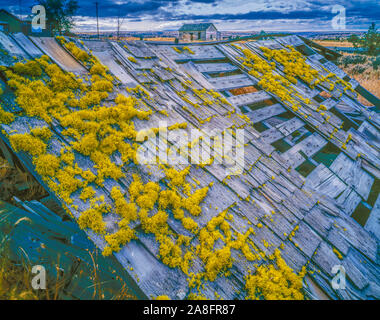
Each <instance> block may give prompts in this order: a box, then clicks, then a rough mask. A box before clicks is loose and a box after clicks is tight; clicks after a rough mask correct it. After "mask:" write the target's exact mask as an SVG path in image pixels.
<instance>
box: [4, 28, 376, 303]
mask: <svg viewBox="0 0 380 320" xmlns="http://www.w3.org/2000/svg"><path fill="white" fill-rule="evenodd" d="M4 38H7V36H5V35H4V34H1V35H0V45H2V48H4V50H6V51H7V52H9V53H10V55H11V56H12V55H13V52H16V53H17V54H18V55H23V56H24V57H25V58H27V59H28V58H30V57H33V56H34V55H35V50H31V49H29V46H24V47H23V48H21V47H19V46H18V45H17V44H16V43H14V41H12V40H11V39H10V38H9V39H8V40H6V41H5V40H3V39H4ZM31 40H32V41H33V42H34V43H35V44H38V46H39V48H40V49H41V50H42V51H44V53H45V54H47V55H49V56H50V58H51V59H52V60H53V61H55V62H57V63H58V64H59V66H60V67H61V68H63V69H64V70H66V71H73V72H74V73H77V74H83V73H86V72H87V71H86V69H85V67H84V66H82V65H80V64H79V63H78V62H77V61H75V59H74V58H73V57H72V56H66V55H65V56H64V57H63V56H62V54H60V53H59V52H57V50H56V49H55V44H54V47H52V45H51V44H50V43H51V42H52V41H54V40H53V39H46V40H45V41H44V42H42V40H39V39H36V38H32V39H31ZM8 44H9V47H7V45H8ZM14 45H16V46H17V49H15V48H14V47H13V46H14ZM77 45H78V46H81V47H82V48H85V49H87V50H89V51H90V50H91V51H92V53H93V54H94V55H95V56H96V57H97V58H98V59H99V60H100V61H101V62H102V63H103V64H104V65H106V66H107V67H108V68H109V69H110V71H111V73H113V74H114V75H115V76H117V77H118V78H119V81H120V84H121V86H122V87H131V88H134V87H135V86H136V85H137V84H140V85H143V86H144V88H145V89H146V90H147V91H148V92H149V94H150V96H151V99H150V100H145V103H146V105H147V107H148V108H150V109H151V110H153V111H155V112H154V113H153V114H152V116H151V118H150V119H149V121H140V120H135V126H136V129H138V130H140V129H146V128H148V127H151V128H155V127H157V126H158V124H159V121H167V122H168V126H170V125H172V124H175V123H182V122H186V123H188V128H187V129H186V131H187V132H190V130H191V129H192V128H201V129H204V130H205V129H210V130H211V129H220V130H224V129H227V128H236V127H242V128H244V129H245V133H246V135H245V137H244V140H245V141H242V143H244V145H245V148H244V158H245V162H246V166H245V167H244V168H242V169H243V173H242V174H241V175H233V176H230V177H227V176H228V173H226V170H225V168H224V167H223V165H217V164H212V165H209V166H205V167H200V166H198V165H191V169H190V175H189V177H188V179H189V180H192V179H196V180H197V181H199V183H200V186H206V185H208V184H209V183H210V182H213V183H214V184H213V186H212V187H211V188H210V190H209V193H208V195H207V197H206V198H205V200H204V202H203V203H202V205H201V207H202V214H201V215H200V216H199V217H195V220H196V222H197V223H198V224H199V226H200V227H202V226H205V225H206V224H207V222H208V221H210V219H211V218H212V217H215V216H216V215H217V214H218V213H219V212H221V211H222V210H225V209H227V208H229V207H231V211H230V212H231V213H232V214H233V217H234V219H233V222H231V223H232V227H233V229H234V230H239V232H241V231H244V230H246V229H248V226H252V227H253V229H254V230H255V234H251V235H250V240H251V241H252V242H253V243H254V244H255V245H256V246H257V247H258V248H260V250H262V251H263V252H265V253H267V254H272V253H273V252H274V250H275V249H276V248H280V247H282V248H283V249H282V250H281V251H282V256H283V258H284V260H285V261H286V263H287V264H288V265H289V266H291V267H292V268H293V269H294V270H296V271H299V270H300V269H301V268H302V266H304V265H307V268H308V270H309V272H308V275H307V276H306V281H305V289H306V290H307V291H308V295H309V296H310V297H313V298H316V297H318V290H315V288H316V287H319V288H320V289H321V290H322V291H323V292H324V294H326V295H327V296H328V297H330V298H332V299H352V298H353V299H370V298H377V299H379V298H380V269H379V261H380V260H379V249H378V248H379V241H380V239H379V231H378V230H379V229H380V228H379V227H380V226H379V219H378V217H379V214H380V213H379V210H380V209H379V201H380V200H379V192H378V191H379V182H378V179H379V177H380V171H379V169H380V168H379V166H380V157H379V126H380V119H379V114H378V107H379V106H376V107H375V108H369V107H366V106H364V105H362V104H361V103H360V102H359V100H358V99H357V96H358V94H357V93H356V92H355V91H352V92H351V91H347V90H344V88H343V87H342V86H335V87H334V89H333V90H332V92H331V97H330V98H327V99H326V98H323V97H322V96H321V95H320V94H321V93H322V92H324V91H326V90H327V89H326V85H325V84H324V83H320V84H318V85H316V86H315V88H313V89H310V88H309V87H308V86H307V85H306V84H305V83H303V82H302V81H298V83H297V84H295V85H292V88H293V92H294V96H296V93H297V94H300V95H302V96H304V97H307V98H308V99H309V100H310V102H309V103H302V104H301V107H300V108H299V109H298V110H294V109H293V108H291V107H290V106H289V105H287V104H286V103H284V102H283V101H282V100H281V99H280V98H279V97H278V96H277V95H276V94H273V93H272V92H270V91H265V90H262V89H261V88H260V85H259V81H260V79H258V78H256V77H255V76H253V75H251V74H250V73H249V70H248V69H247V67H246V65H244V64H242V62H241V58H242V57H243V55H242V50H241V49H249V50H251V51H252V52H254V53H255V54H256V55H258V56H259V57H261V59H264V60H266V59H267V58H266V57H265V55H264V54H263V51H262V50H261V48H262V47H267V48H272V49H284V50H286V49H287V46H288V45H290V46H293V47H294V48H295V49H297V48H298V47H301V46H302V47H305V46H306V47H307V44H305V43H304V42H303V41H302V40H301V39H300V38H298V37H296V36H289V37H283V38H279V39H276V40H265V41H258V42H245V43H239V44H234V43H233V44H214V45H211V44H210V45H204V46H199V45H194V46H191V45H189V48H190V49H191V50H192V52H193V53H191V52H188V51H183V52H177V51H176V50H173V48H172V47H171V46H169V45H156V44H149V43H145V42H139V41H137V42H125V43H120V42H100V41H84V43H83V45H81V44H80V43H79V42H77ZM29 50H31V52H28V51H29ZM32 51H33V52H32ZM309 52H310V53H311V54H310V55H309V56H304V57H305V59H306V63H307V64H309V65H310V66H311V67H312V68H314V69H316V70H318V71H319V72H320V73H322V74H328V73H329V72H334V73H335V74H336V75H337V76H338V77H342V78H344V80H345V81H346V82H349V83H351V85H352V87H353V89H355V88H356V86H358V83H357V82H356V81H355V80H353V79H350V78H349V77H348V76H347V75H346V74H345V73H344V72H343V71H342V70H340V69H339V68H338V67H337V66H336V65H334V64H333V63H332V62H329V61H327V60H326V59H324V58H323V56H321V55H319V54H318V53H315V51H314V50H312V49H311V50H309ZM132 58H133V59H132ZM72 60H73V61H72ZM221 60H223V62H221ZM77 64H79V65H80V67H77ZM0 65H5V66H9V65H11V61H10V60H9V59H8V57H7V56H3V55H2V54H1V52H0ZM275 71H276V73H277V74H278V75H284V70H283V68H282V66H281V65H279V64H277V65H276V69H275ZM230 72H234V73H233V74H230ZM189 81H191V83H192V84H191V86H192V88H196V89H202V88H207V89H214V90H215V91H217V92H220V93H221V94H222V95H223V96H225V97H226V98H227V100H228V101H229V103H230V104H225V105H219V106H214V105H212V104H211V105H209V106H202V108H195V107H194V106H193V104H192V103H189V101H196V102H198V103H199V99H198V98H197V97H195V96H194V94H193V92H192V89H186V88H185V87H184V86H183V85H182V84H185V83H188V82H189ZM247 86H255V87H256V88H257V92H253V93H247V94H242V95H236V96H233V95H232V94H231V92H230V90H231V89H235V88H242V87H247ZM180 91H184V94H185V97H186V99H183V96H182V95H180V94H179V92H180ZM210 99H212V97H210ZM321 100H322V101H321ZM321 104H323V105H325V107H326V110H325V111H324V114H323V115H322V114H321V113H320V112H318V107H319V106H320V105H321ZM184 106H186V108H184ZM162 110H165V111H166V112H167V113H168V116H164V115H163V114H160V113H159V111H162ZM233 111H234V112H233ZM244 114H245V115H246V116H248V118H249V119H250V120H251V121H252V123H248V122H247V121H246V120H243V119H242V117H241V116H243V115H244ZM305 115H306V116H305ZM205 120H207V121H205ZM35 126H46V123H44V121H42V120H38V119H34V118H29V117H26V116H20V117H18V118H17V119H16V120H15V121H14V122H13V123H12V124H10V125H2V128H3V130H4V131H5V132H6V133H7V134H12V132H13V131H14V130H17V131H18V132H19V133H23V132H29V127H35ZM53 126H55V125H54V124H53ZM54 129H55V130H54V132H55V133H54V136H53V141H54V143H52V144H51V145H50V146H49V151H50V152H52V153H53V154H59V152H60V149H61V148H62V147H65V146H66V145H67V143H68V142H67V140H66V138H65V137H63V136H62V134H61V131H62V128H60V127H59V126H58V125H57V126H56V127H54ZM348 137H349V138H348ZM2 138H3V140H4V141H5V142H6V143H8V144H9V142H8V140H7V137H6V135H3V134H2ZM169 142H170V143H174V141H169ZM18 156H19V158H20V160H21V161H22V162H23V163H24V164H25V165H26V166H27V167H28V169H29V170H30V171H31V172H33V173H34V174H35V175H36V177H37V178H38V174H36V173H35V170H34V166H33V165H32V162H31V158H30V157H29V156H28V155H26V154H24V153H19V154H18ZM76 157H77V159H78V160H77V161H78V165H79V166H80V167H81V168H83V169H84V170H85V169H90V170H92V171H93V172H96V171H95V169H94V168H93V164H92V163H91V161H90V160H89V159H88V158H86V157H84V156H82V155H80V154H76ZM115 161H120V159H119V160H118V159H115ZM122 169H123V172H124V173H125V176H126V177H125V178H122V179H119V180H118V181H115V180H112V179H107V180H106V182H105V184H104V187H102V188H99V187H96V192H97V195H104V196H105V199H106V200H107V201H109V203H111V204H112V203H113V201H112V200H111V198H110V190H111V189H112V187H113V186H119V187H120V189H121V190H126V189H127V188H128V186H129V184H130V181H131V180H132V174H133V173H134V172H139V173H140V175H141V176H142V177H143V179H144V180H145V179H146V180H154V181H160V182H162V179H163V175H162V172H160V171H159V170H157V169H155V168H148V167H147V166H142V165H141V166H136V165H133V164H132V165H131V164H129V165H128V166H123V167H122ZM42 183H43V182H42ZM47 189H48V188H47ZM52 196H57V195H55V194H52ZM248 196H249V197H248ZM72 198H73V200H74V204H75V205H77V206H78V208H77V209H75V208H72V207H70V210H71V212H72V214H73V215H74V217H76V218H78V217H79V216H80V214H81V212H82V211H84V210H86V209H87V208H88V204H86V203H84V202H83V201H82V200H81V199H80V198H79V196H78V195H73V196H72ZM248 198H250V200H244V199H248ZM60 200H61V201H62V199H60ZM273 212H275V214H273ZM115 221H116V218H115V215H112V214H110V215H109V216H108V217H107V224H108V226H109V227H110V228H115ZM358 221H359V222H360V223H359V222H358ZM168 223H169V225H170V228H171V229H172V230H173V232H175V233H177V234H184V235H188V236H191V237H192V243H194V244H196V243H197V242H198V238H197V235H192V234H190V233H189V232H188V231H187V230H185V229H184V228H183V227H182V225H181V223H178V221H177V220H176V219H175V218H174V217H173V215H171V214H170V215H169V221H168ZM259 226H263V227H259ZM135 230H136V233H137V235H138V236H137V239H136V240H132V241H130V242H129V243H128V244H127V245H125V246H124V247H123V248H122V249H121V251H120V252H118V253H115V256H116V258H117V259H118V260H119V262H120V263H121V264H122V266H123V267H124V268H125V269H126V270H127V271H128V272H129V273H130V275H131V276H132V277H134V278H135V279H136V281H137V284H138V286H139V287H140V289H141V290H142V291H143V292H144V293H145V294H146V295H147V296H148V297H151V296H158V295H168V296H170V297H171V298H173V299H183V298H185V297H186V296H187V294H188V293H189V286H188V282H187V279H186V278H187V276H186V275H185V274H184V273H183V272H182V271H180V270H178V269H175V268H169V267H168V266H166V265H165V264H164V263H162V262H161V261H160V259H158V258H157V256H158V254H159V252H158V250H159V247H158V244H157V242H156V241H155V239H154V236H153V235H148V234H145V233H144V232H142V231H141V229H140V228H139V224H138V223H137V224H136V225H135ZM292 231H294V236H293V237H291V236H290V234H291V233H292ZM88 234H89V237H90V238H91V239H92V241H93V242H94V243H95V244H96V245H97V246H98V247H99V248H101V249H103V248H104V247H105V241H104V239H103V238H102V236H99V235H97V234H95V233H93V232H92V231H88ZM268 244H269V245H268ZM337 251H338V252H339V254H338V255H337V253H336V252H337ZM232 254H233V257H234V258H235V260H234V262H233V267H232V269H231V274H230V275H229V276H228V277H224V276H223V277H220V278H217V279H216V280H215V281H214V282H208V283H206V285H205V287H204V288H201V291H202V293H203V294H204V295H205V296H206V297H208V298H214V297H215V296H214V293H215V292H217V293H218V295H219V296H220V297H222V298H224V299H234V298H237V299H242V298H244V290H243V289H244V283H245V280H244V277H245V276H246V275H247V274H248V272H250V271H252V272H253V271H254V270H255V266H254V264H253V263H250V262H248V261H245V260H244V259H243V258H241V257H240V256H239V254H238V253H237V252H233V253H232ZM262 263H266V262H262ZM335 265H342V266H344V267H345V270H346V273H347V287H346V289H345V290H341V289H339V290H335V289H333V288H332V286H331V279H332V278H333V276H334V274H333V271H332V269H333V267H334V266H335ZM192 268H193V270H194V272H196V271H197V270H199V269H200V268H201V267H200V265H199V264H198V263H195V264H194V266H193V267H192Z"/></svg>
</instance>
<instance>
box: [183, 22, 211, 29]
mask: <svg viewBox="0 0 380 320" xmlns="http://www.w3.org/2000/svg"><path fill="white" fill-rule="evenodd" d="M211 26H213V27H214V28H215V29H216V27H215V26H214V24H213V23H194V24H184V25H183V26H182V27H181V28H180V29H179V31H206V30H207V29H208V28H210V27H211Z"/></svg>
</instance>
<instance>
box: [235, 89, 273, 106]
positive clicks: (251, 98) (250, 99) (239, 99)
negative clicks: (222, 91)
mask: <svg viewBox="0 0 380 320" xmlns="http://www.w3.org/2000/svg"><path fill="white" fill-rule="evenodd" d="M270 98H271V96H270V95H269V94H268V93H266V92H265V91H258V92H251V93H245V94H240V95H237V96H231V97H229V98H228V101H229V102H230V103H231V104H232V105H234V106H236V107H242V106H248V105H250V104H254V103H258V102H261V101H264V100H267V99H270Z"/></svg>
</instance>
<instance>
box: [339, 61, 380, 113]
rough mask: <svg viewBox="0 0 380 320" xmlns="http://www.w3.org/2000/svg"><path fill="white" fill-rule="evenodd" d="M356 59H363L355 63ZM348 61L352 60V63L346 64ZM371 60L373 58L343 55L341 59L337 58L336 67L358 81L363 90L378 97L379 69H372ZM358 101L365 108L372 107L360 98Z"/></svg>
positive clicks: (379, 85) (379, 87)
mask: <svg viewBox="0 0 380 320" xmlns="http://www.w3.org/2000/svg"><path fill="white" fill-rule="evenodd" d="M358 58H359V59H363V60H364V61H363V62H360V63H357V62H356V63H355V59H358ZM350 59H352V61H353V62H354V63H347V61H348V62H349V61H350ZM373 59H375V58H373V57H368V56H365V55H358V54H344V56H343V57H342V58H339V60H338V65H339V67H340V68H341V69H342V70H344V72H346V73H347V74H348V75H349V76H350V77H352V78H354V79H355V80H356V81H358V82H359V83H360V84H361V85H362V86H363V87H364V88H365V89H367V90H368V91H370V92H371V93H372V94H374V95H375V96H377V97H380V68H378V69H377V70H375V69H374V68H373V64H372V61H373ZM359 100H360V102H361V103H363V104H364V105H366V106H372V104H371V103H370V102H369V101H367V100H366V99H365V98H363V97H362V96H359Z"/></svg>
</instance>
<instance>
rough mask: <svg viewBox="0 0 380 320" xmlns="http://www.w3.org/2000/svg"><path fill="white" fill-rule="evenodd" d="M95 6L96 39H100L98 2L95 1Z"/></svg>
mask: <svg viewBox="0 0 380 320" xmlns="http://www.w3.org/2000/svg"><path fill="white" fill-rule="evenodd" d="M95 5H96V28H97V30H98V39H100V35H99V2H98V1H96V2H95Z"/></svg>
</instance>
